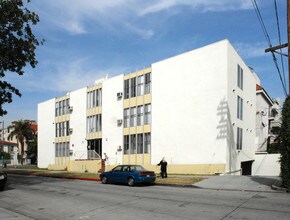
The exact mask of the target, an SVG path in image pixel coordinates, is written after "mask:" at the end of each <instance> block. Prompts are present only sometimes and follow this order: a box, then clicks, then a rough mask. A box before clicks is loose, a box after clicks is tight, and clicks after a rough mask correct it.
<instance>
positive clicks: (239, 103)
mask: <svg viewBox="0 0 290 220" xmlns="http://www.w3.org/2000/svg"><path fill="white" fill-rule="evenodd" d="M237 118H238V119H240V120H243V99H242V98H241V97H240V96H237Z"/></svg>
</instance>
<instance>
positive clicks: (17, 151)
mask: <svg viewBox="0 0 290 220" xmlns="http://www.w3.org/2000/svg"><path fill="white" fill-rule="evenodd" d="M24 121H25V122H28V123H29V124H30V127H31V128H32V129H33V131H34V132H35V134H37V123H36V121H35V120H28V119H25V120H24ZM13 123H14V122H12V125H9V126H7V127H5V126H4V121H3V122H1V124H2V129H0V152H1V151H4V152H6V153H9V154H10V157H11V161H6V162H7V163H9V164H12V165H17V164H20V163H21V162H20V161H19V158H18V156H20V155H21V147H20V144H19V143H18V140H17V138H16V136H13V137H10V138H8V137H9V135H10V134H11V132H12V131H13V130H14V128H13ZM30 141H33V140H25V142H24V155H23V159H24V163H25V164H30V162H31V161H30V160H29V158H27V149H28V142H30Z"/></svg>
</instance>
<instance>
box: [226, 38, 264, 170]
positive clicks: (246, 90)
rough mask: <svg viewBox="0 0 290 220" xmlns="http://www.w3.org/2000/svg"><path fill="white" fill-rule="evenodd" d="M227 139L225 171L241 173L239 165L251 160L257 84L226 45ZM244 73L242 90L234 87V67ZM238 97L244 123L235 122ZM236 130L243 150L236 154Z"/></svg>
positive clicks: (240, 121) (235, 77)
mask: <svg viewBox="0 0 290 220" xmlns="http://www.w3.org/2000/svg"><path fill="white" fill-rule="evenodd" d="M227 45H228V96H227V97H228V99H227V105H228V107H227V108H228V113H229V114H228V128H227V129H228V137H227V141H228V144H227V165H228V166H227V171H234V170H238V169H240V166H241V162H242V161H250V160H254V155H255V146H254V143H255V126H256V124H255V117H256V82H257V81H258V80H259V79H258V77H257V76H256V74H255V73H252V71H251V70H250V69H249V67H248V66H247V65H246V64H245V63H244V61H243V60H242V59H241V57H240V56H239V54H238V53H237V51H236V50H235V49H234V48H233V46H232V45H231V44H230V43H228V44H227ZM238 64H239V65H240V66H241V68H242V69H243V89H242V90H241V89H240V88H239V87H238V86H237V65H238ZM237 96H240V97H241V98H242V99H243V119H242V120H240V119H238V118H237ZM237 127H240V128H242V129H243V144H242V150H237V145H236V144H237V143H236V140H237Z"/></svg>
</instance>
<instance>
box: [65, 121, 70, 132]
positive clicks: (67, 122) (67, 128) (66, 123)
mask: <svg viewBox="0 0 290 220" xmlns="http://www.w3.org/2000/svg"><path fill="white" fill-rule="evenodd" d="M65 130H66V136H68V135H69V121H66V122H65Z"/></svg>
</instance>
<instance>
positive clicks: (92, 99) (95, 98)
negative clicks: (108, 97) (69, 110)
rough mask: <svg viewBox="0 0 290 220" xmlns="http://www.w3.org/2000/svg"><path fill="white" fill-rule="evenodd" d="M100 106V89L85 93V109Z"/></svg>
mask: <svg viewBox="0 0 290 220" xmlns="http://www.w3.org/2000/svg"><path fill="white" fill-rule="evenodd" d="M101 105H102V89H101V88H99V89H94V90H92V91H90V92H87V109H90V108H95V107H99V106H101Z"/></svg>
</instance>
